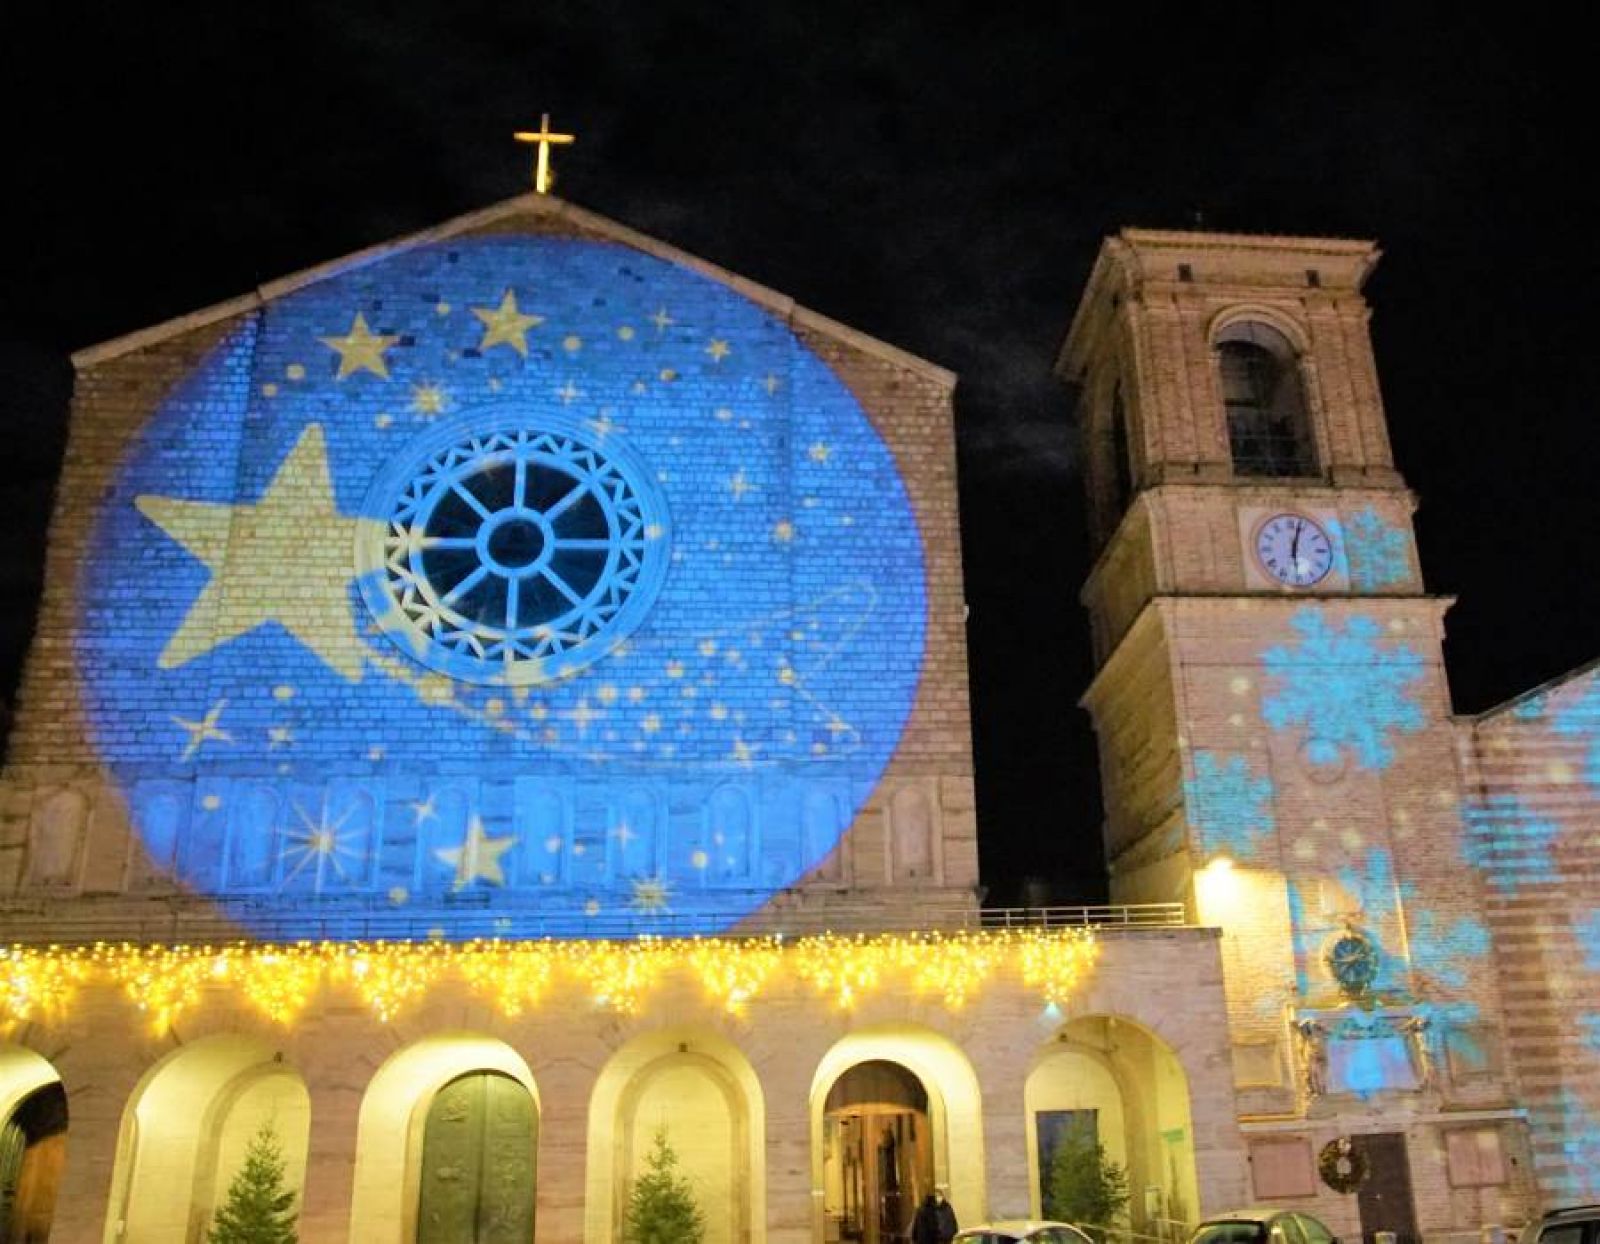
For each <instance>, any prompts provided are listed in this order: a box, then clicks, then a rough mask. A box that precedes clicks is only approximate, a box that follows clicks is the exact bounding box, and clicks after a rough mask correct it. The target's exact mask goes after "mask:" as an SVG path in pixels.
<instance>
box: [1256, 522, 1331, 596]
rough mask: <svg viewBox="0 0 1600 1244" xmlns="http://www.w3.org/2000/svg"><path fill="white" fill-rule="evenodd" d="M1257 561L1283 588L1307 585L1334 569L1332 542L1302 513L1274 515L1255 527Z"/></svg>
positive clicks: (1324, 532)
mask: <svg viewBox="0 0 1600 1244" xmlns="http://www.w3.org/2000/svg"><path fill="white" fill-rule="evenodd" d="M1255 555H1256V560H1257V561H1258V562H1259V563H1260V564H1261V569H1262V570H1263V571H1264V572H1265V573H1266V574H1267V576H1268V577H1269V578H1271V579H1273V580H1275V581H1276V582H1278V583H1282V584H1283V585H1285V586H1286V587H1310V586H1311V585H1312V584H1313V583H1319V582H1321V581H1322V579H1323V578H1325V577H1326V576H1327V573H1328V571H1329V570H1331V569H1332V568H1333V541H1332V540H1330V539H1329V538H1328V533H1327V532H1326V531H1324V530H1323V529H1322V528H1321V527H1320V526H1318V524H1317V523H1315V522H1314V521H1312V520H1311V519H1309V518H1307V517H1306V516H1305V515H1304V514H1274V515H1273V516H1272V517H1270V518H1268V519H1267V520H1266V521H1265V522H1263V523H1262V524H1261V526H1260V527H1258V528H1257V529H1256V539H1255Z"/></svg>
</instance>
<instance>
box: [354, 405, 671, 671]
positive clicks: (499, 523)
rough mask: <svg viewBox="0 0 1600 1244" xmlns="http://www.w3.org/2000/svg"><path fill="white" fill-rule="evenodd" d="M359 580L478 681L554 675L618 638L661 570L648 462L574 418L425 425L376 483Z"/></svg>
mask: <svg viewBox="0 0 1600 1244" xmlns="http://www.w3.org/2000/svg"><path fill="white" fill-rule="evenodd" d="M375 492H376V493H378V494H379V496H378V499H377V505H376V506H375V507H374V508H375V510H376V512H378V513H381V514H382V515H383V516H384V522H385V530H384V534H383V537H382V540H381V547H373V546H374V545H378V544H380V542H377V541H374V542H371V543H370V544H369V545H367V546H365V547H364V560H365V561H366V562H367V563H369V564H367V565H363V567H362V569H363V570H364V571H371V572H372V573H368V574H366V575H364V577H363V581H362V587H363V591H364V593H365V595H366V597H367V602H368V604H369V605H370V606H371V607H372V611H373V614H374V616H375V617H376V618H377V619H378V622H379V623H380V625H382V626H383V628H384V629H385V630H386V631H387V632H388V633H389V634H390V635H391V636H392V637H393V638H395V639H396V641H397V642H398V643H399V644H400V646H401V648H402V649H403V650H404V651H406V652H408V653H409V654H411V655H412V656H415V657H416V658H417V659H419V660H420V661H422V663H423V664H425V665H428V666H431V667H432V668H434V669H436V670H438V671H440V672H441V673H444V674H448V675H450V676H451V677H453V678H459V679H463V680H465V681H468V682H477V683H510V684H521V685H527V684H533V683H544V682H549V681H551V680H553V679H555V678H559V677H562V676H564V675H566V674H570V673H572V672H574V671H575V670H577V669H579V668H582V667H583V666H586V665H588V664H590V663H591V662H593V661H595V660H597V659H599V658H600V657H602V656H604V655H605V654H606V653H607V652H609V651H610V650H611V649H612V648H613V647H615V646H616V644H617V643H618V642H620V641H621V639H622V638H623V637H624V636H625V635H626V634H627V633H628V632H629V631H631V630H632V629H633V628H634V627H635V626H637V625H638V623H639V621H640V620H641V619H642V618H643V616H644V613H645V611H646V610H647V609H648V608H649V605H650V602H651V600H652V598H653V597H654V595H655V591H656V588H657V587H658V586H659V584H660V580H661V577H662V574H663V573H664V563H665V560H666V559H665V553H666V549H665V547H664V545H665V539H664V532H665V513H664V510H663V506H662V503H661V501H660V500H659V498H658V497H657V495H656V493H655V490H654V489H653V488H652V487H651V486H650V485H649V483H648V482H647V474H646V472H645V471H644V470H643V469H642V467H641V466H639V465H638V464H636V463H633V462H632V461H630V460H629V459H628V457H627V456H626V455H625V454H623V453H621V452H620V451H619V449H618V448H616V447H614V446H607V447H606V448H605V449H604V450H602V449H601V448H600V447H599V446H598V445H597V444H594V443H591V442H590V440H589V438H588V437H586V436H585V435H583V434H582V433H581V431H580V430H579V429H578V428H577V427H575V426H574V427H571V428H558V427H550V426H546V427H543V428H538V429H533V428H525V427H520V426H509V427H501V428H499V429H492V430H486V431H484V432H481V433H478V434H468V433H465V432H462V431H457V432H456V433H455V434H454V435H453V436H446V437H443V438H441V437H440V436H437V435H434V436H430V437H429V438H427V439H426V440H425V441H424V442H423V443H422V444H421V445H420V446H418V447H417V450H416V451H415V452H414V453H413V454H412V455H410V456H408V457H405V458H403V459H402V460H401V463H400V464H399V467H398V469H391V470H390V471H388V472H386V473H385V475H384V477H383V478H382V479H380V481H379V483H378V485H377V486H376V488H375Z"/></svg>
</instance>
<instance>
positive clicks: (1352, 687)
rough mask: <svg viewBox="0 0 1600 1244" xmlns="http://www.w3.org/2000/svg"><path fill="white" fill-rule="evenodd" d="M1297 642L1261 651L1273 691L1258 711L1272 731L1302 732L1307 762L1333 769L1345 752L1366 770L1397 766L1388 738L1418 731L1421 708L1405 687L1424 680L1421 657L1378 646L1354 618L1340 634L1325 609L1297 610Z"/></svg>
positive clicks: (1375, 628) (1371, 631)
mask: <svg viewBox="0 0 1600 1244" xmlns="http://www.w3.org/2000/svg"><path fill="white" fill-rule="evenodd" d="M1291 625H1292V626H1293V627H1294V630H1295V632H1296V633H1297V634H1298V636H1299V638H1298V640H1297V641H1296V642H1295V643H1293V644H1288V645H1280V646H1278V647H1275V648H1269V649H1268V650H1267V651H1266V652H1265V653H1263V654H1262V664H1263V665H1264V666H1265V668H1266V670H1267V673H1268V674H1269V675H1271V676H1272V677H1273V678H1274V679H1276V687H1275V688H1274V689H1273V690H1271V691H1270V692H1269V693H1268V694H1267V695H1265V696H1264V697H1263V698H1262V702H1261V713H1262V716H1263V717H1264V718H1265V719H1266V721H1267V724H1268V725H1270V726H1271V727H1272V728H1273V729H1274V730H1288V729H1291V728H1293V727H1299V728H1301V729H1302V730H1303V731H1304V733H1305V749H1306V757H1307V759H1308V760H1310V761H1311V763H1313V764H1335V763H1337V762H1338V761H1339V760H1340V758H1341V757H1342V756H1343V754H1344V753H1345V752H1349V753H1350V755H1351V756H1352V757H1353V758H1354V760H1355V762H1356V764H1358V765H1359V766H1361V767H1362V768H1364V769H1379V770H1381V769H1387V768H1388V767H1389V766H1390V765H1391V764H1392V763H1394V748H1393V745H1392V743H1391V741H1390V740H1391V737H1392V736H1393V735H1394V734H1396V733H1401V734H1409V733H1413V732H1415V731H1417V730H1420V729H1422V725H1423V717H1422V710H1421V708H1419V707H1418V705H1417V704H1416V702H1415V701H1414V700H1413V699H1412V698H1411V695H1410V692H1409V688H1410V686H1411V684H1412V683H1414V682H1417V681H1418V680H1420V679H1421V677H1422V658H1421V656H1419V655H1418V654H1417V653H1416V652H1415V651H1413V650H1412V649H1410V648H1407V647H1405V646H1404V645H1400V644H1385V643H1383V642H1381V640H1380V638H1379V637H1380V635H1381V634H1382V630H1381V628H1380V627H1379V625H1378V623H1377V622H1375V621H1373V620H1372V619H1371V618H1366V617H1360V616H1357V617H1352V618H1351V619H1350V620H1349V621H1348V622H1347V623H1346V625H1345V628H1344V630H1343V631H1342V632H1341V631H1340V630H1338V629H1337V627H1336V626H1330V625H1329V623H1328V619H1327V617H1326V616H1325V615H1324V613H1323V611H1322V610H1319V609H1316V608H1306V609H1301V610H1299V611H1298V612H1297V613H1296V614H1295V615H1294V618H1293V619H1292V621H1291Z"/></svg>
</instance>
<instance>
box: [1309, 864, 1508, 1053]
mask: <svg viewBox="0 0 1600 1244" xmlns="http://www.w3.org/2000/svg"><path fill="white" fill-rule="evenodd" d="M1337 881H1338V884H1339V887H1340V888H1341V889H1342V890H1343V892H1344V893H1345V894H1346V895H1348V896H1349V899H1350V907H1351V910H1349V911H1346V912H1336V913H1331V914H1322V913H1320V912H1319V910H1318V906H1319V905H1318V904H1317V903H1316V902H1315V898H1316V890H1315V888H1314V883H1306V882H1302V881H1299V880H1296V881H1292V882H1291V883H1290V886H1289V908H1290V916H1291V919H1292V921H1293V925H1294V930H1295V944H1296V951H1297V958H1298V961H1299V962H1300V963H1301V964H1302V965H1304V966H1303V967H1302V969H1301V979H1300V988H1301V990H1302V992H1308V991H1309V989H1310V987H1311V986H1312V985H1313V983H1314V981H1313V979H1312V977H1313V975H1314V976H1315V983H1321V982H1322V980H1323V977H1322V973H1321V971H1320V970H1319V968H1320V967H1322V966H1323V961H1322V952H1323V950H1324V948H1325V946H1326V943H1327V941H1328V939H1329V937H1330V936H1331V935H1332V934H1333V933H1334V932H1335V931H1337V930H1338V929H1339V928H1341V927H1343V924H1344V922H1345V921H1349V920H1359V922H1360V925H1361V927H1362V928H1363V929H1364V930H1365V931H1367V932H1368V933H1369V934H1370V935H1371V936H1372V937H1373V938H1374V939H1375V940H1377V942H1378V944H1379V960H1378V971H1377V976H1376V977H1375V979H1374V980H1373V983H1372V991H1373V992H1374V993H1375V994H1378V995H1381V996H1387V997H1390V998H1394V999H1396V1000H1404V999H1407V998H1410V997H1413V996H1418V997H1421V998H1425V999H1429V1000H1430V1002H1431V1004H1432V1005H1433V1006H1434V1007H1435V1008H1436V1009H1437V1008H1440V1007H1444V1008H1454V1009H1453V1010H1451V1012H1450V1015H1448V1016H1446V1015H1445V1014H1444V1012H1443V1011H1442V1010H1441V1011H1440V1013H1439V1016H1438V1019H1439V1022H1440V1024H1441V1025H1442V1024H1443V1023H1444V1022H1445V1021H1446V1019H1448V1020H1449V1021H1450V1022H1451V1023H1461V1022H1466V1021H1465V1020H1463V1019H1462V1017H1461V1015H1460V1014H1458V1013H1457V1012H1458V1011H1459V1010H1460V1008H1461V1007H1462V1006H1467V1007H1468V1008H1469V1009H1470V1010H1471V1011H1472V1012H1473V1013H1474V1015H1475V1013H1476V1007H1472V1006H1470V1004H1463V1003H1453V1002H1452V1003H1445V1002H1442V1001H1441V998H1442V997H1443V996H1445V995H1448V994H1451V993H1462V992H1465V991H1466V990H1467V989H1468V988H1469V987H1470V985H1471V981H1472V977H1473V975H1474V974H1475V972H1477V971H1478V970H1479V969H1480V967H1481V965H1482V964H1483V963H1484V962H1485V961H1486V960H1487V959H1488V956H1489V949H1490V934H1489V927H1488V925H1487V924H1485V923H1484V922H1483V921H1482V920H1480V919H1478V918H1477V917H1476V916H1456V917H1449V916H1441V915H1440V914H1439V913H1437V912H1435V911H1432V910H1430V909H1428V908H1425V907H1420V906H1419V905H1418V899H1417V890H1416V887H1415V886H1414V885H1412V884H1411V883H1409V882H1402V881H1400V880H1398V878H1397V877H1396V875H1395V869H1394V860H1393V857H1392V856H1391V854H1390V853H1389V852H1388V851H1387V850H1384V849H1382V848H1378V849H1374V850H1371V851H1368V852H1367V853H1366V854H1365V855H1364V856H1363V857H1362V858H1361V860H1360V861H1359V862H1358V863H1355V864H1351V865H1349V866H1347V867H1345V868H1342V869H1340V870H1339V872H1338V874H1337ZM1402 925H1404V926H1405V928H1406V937H1405V938H1404V945H1405V946H1406V949H1407V951H1408V954H1409V961H1408V959H1407V957H1406V956H1403V955H1400V954H1397V953H1394V952H1393V951H1392V950H1391V949H1390V948H1391V947H1394V946H1398V945H1400V944H1402V939H1401V928H1402ZM1441 1031H1442V1028H1441Z"/></svg>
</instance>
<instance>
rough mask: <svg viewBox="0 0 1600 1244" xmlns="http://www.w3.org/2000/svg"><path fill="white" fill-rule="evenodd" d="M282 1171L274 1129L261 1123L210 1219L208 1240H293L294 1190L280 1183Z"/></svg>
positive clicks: (255, 1243)
mask: <svg viewBox="0 0 1600 1244" xmlns="http://www.w3.org/2000/svg"><path fill="white" fill-rule="evenodd" d="M283 1175H284V1161H283V1150H282V1149H281V1148H280V1147H279V1145H278V1133H277V1132H276V1131H274V1130H273V1127H272V1124H271V1123H263V1124H262V1125H261V1130H260V1131H259V1132H257V1133H256V1134H255V1136H254V1138H252V1140H251V1141H250V1147H249V1149H247V1150H246V1151H245V1155H244V1165H243V1166H242V1167H241V1168H240V1169H239V1173H238V1174H237V1175H235V1176H234V1177H233V1182H232V1183H231V1184H229V1185H228V1199H227V1200H226V1201H225V1202H224V1203H223V1205H222V1208H221V1209H219V1210H218V1211H217V1216H216V1218H215V1219H213V1220H212V1223H211V1231H210V1233H209V1234H208V1236H207V1238H208V1239H209V1241H210V1244H295V1241H296V1240H297V1239H298V1238H299V1237H298V1236H297V1235H296V1234H295V1229H294V1221H295V1214H294V1193H293V1192H291V1191H289V1190H288V1189H287V1188H285V1187H284V1186H283Z"/></svg>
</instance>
